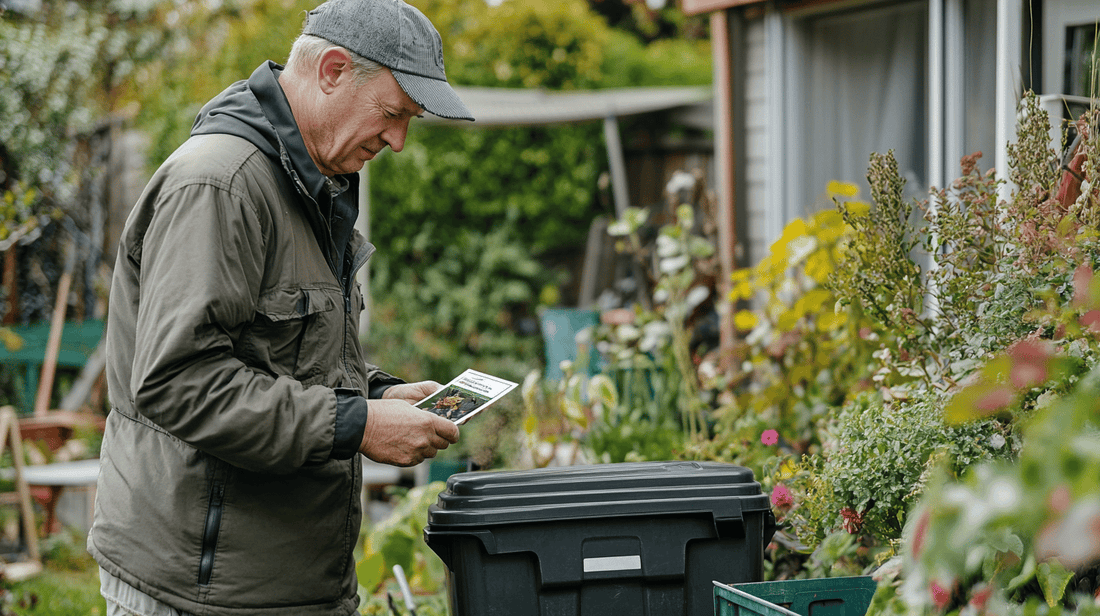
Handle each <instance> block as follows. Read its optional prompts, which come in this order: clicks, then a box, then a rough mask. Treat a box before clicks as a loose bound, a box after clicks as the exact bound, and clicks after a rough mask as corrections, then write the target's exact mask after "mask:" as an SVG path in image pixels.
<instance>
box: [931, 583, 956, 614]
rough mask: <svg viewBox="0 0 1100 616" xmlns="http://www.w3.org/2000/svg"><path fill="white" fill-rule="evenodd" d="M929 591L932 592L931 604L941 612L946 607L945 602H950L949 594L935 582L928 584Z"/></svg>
mask: <svg viewBox="0 0 1100 616" xmlns="http://www.w3.org/2000/svg"><path fill="white" fill-rule="evenodd" d="M929 590H931V591H932V602H933V603H935V604H936V608H937V609H940V610H942V609H943V608H945V607H947V602H948V601H950V600H951V593H950V592H949V591H948V590H947V589H946V588H944V587H943V586H940V585H939V584H937V583H936V581H935V580H933V581H932V583H931V584H929Z"/></svg>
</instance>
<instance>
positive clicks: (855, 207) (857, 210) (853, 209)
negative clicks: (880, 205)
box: [844, 201, 871, 218]
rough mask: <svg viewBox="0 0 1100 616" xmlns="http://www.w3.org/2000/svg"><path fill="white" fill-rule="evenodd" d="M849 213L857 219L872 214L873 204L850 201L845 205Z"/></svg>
mask: <svg viewBox="0 0 1100 616" xmlns="http://www.w3.org/2000/svg"><path fill="white" fill-rule="evenodd" d="M844 207H845V209H847V210H848V213H849V214H851V215H852V216H855V217H857V218H859V217H861V216H866V215H867V214H870V213H871V204H870V203H867V202H866V201H849V202H847V203H845V204H844Z"/></svg>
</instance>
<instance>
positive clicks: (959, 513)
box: [875, 358, 1100, 614]
mask: <svg viewBox="0 0 1100 616" xmlns="http://www.w3.org/2000/svg"><path fill="white" fill-rule="evenodd" d="M1051 360H1052V361H1053V358H1051ZM1098 393H1100V372H1098V371H1097V370H1096V369H1094V370H1093V371H1092V372H1090V373H1089V375H1087V377H1085V378H1083V379H1082V380H1081V381H1080V383H1079V384H1078V386H1077V387H1076V388H1075V389H1074V391H1073V392H1072V394H1071V395H1069V396H1067V397H1066V398H1064V399H1061V400H1058V401H1055V402H1052V403H1051V404H1049V405H1047V406H1045V407H1042V408H1040V409H1038V410H1036V412H1035V416H1034V417H1032V418H1030V419H1029V421H1028V422H1027V424H1026V426H1025V427H1024V435H1023V439H1022V440H1023V447H1022V449H1021V451H1020V456H1019V460H1018V461H1017V462H1016V463H1011V464H1010V463H1007V462H1000V463H985V464H982V465H979V466H977V467H976V468H974V469H972V472H971V473H969V474H967V475H966V476H965V477H963V478H962V479H961V480H957V479H953V478H952V477H950V476H948V475H947V474H945V473H942V472H940V473H937V475H936V476H935V479H934V480H933V482H932V484H931V485H930V487H929V489H928V490H927V492H926V494H925V496H924V497H923V498H922V499H921V503H920V505H919V507H918V508H917V509H916V510H915V511H914V512H913V514H912V515H911V516H910V523H909V524H908V525H907V529H906V540H907V541H906V549H905V550H904V552H903V557H902V559H903V564H904V567H903V569H902V572H901V573H902V575H901V576H900V578H899V579H897V580H892V583H891V584H887V585H884V587H883V588H882V589H881V590H880V594H883V595H884V599H883V600H882V601H881V603H880V604H879V608H880V609H879V610H878V611H876V612H875V613H902V612H904V613H913V612H924V613H929V612H933V611H937V612H942V611H949V610H956V609H959V608H962V607H964V606H968V605H969V606H971V609H973V610H976V611H977V612H978V613H984V612H987V611H988V612H995V613H1009V614H1022V613H1031V612H1033V611H1034V610H1035V609H1036V607H1035V604H1036V601H1040V600H1041V602H1042V603H1045V604H1046V606H1049V607H1051V608H1056V607H1059V606H1069V607H1074V608H1075V609H1076V611H1079V612H1080V613H1091V612H1090V610H1093V609H1095V607H1096V606H1095V603H1094V601H1093V599H1092V597H1088V596H1086V597H1082V596H1078V595H1077V592H1079V591H1084V592H1087V593H1089V594H1092V593H1093V592H1095V591H1096V589H1097V586H1096V582H1097V579H1096V574H1097V567H1096V565H1097V564H1098V563H1100V535H1097V533H1096V529H1097V528H1100V506H1098V505H1097V503H1098V502H1100V500H1098V498H1100V487H1098V485H1097V483H1096V482H1095V480H1094V479H1095V477H1096V473H1097V472H1100V440H1098V439H1100V424H1098V423H1097V406H1096V400H1097V394H1098ZM974 414H975V415H976V416H977V415H980V414H981V411H980V409H974ZM1090 606H1091V607H1090Z"/></svg>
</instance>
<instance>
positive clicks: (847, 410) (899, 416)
mask: <svg viewBox="0 0 1100 616" xmlns="http://www.w3.org/2000/svg"><path fill="white" fill-rule="evenodd" d="M947 400H948V396H947V395H945V394H943V393H941V392H938V391H936V390H934V389H933V390H915V391H914V392H913V394H912V396H911V397H910V398H907V399H905V400H891V401H886V400H883V399H882V397H881V396H879V395H877V394H873V393H864V394H861V395H860V396H858V397H857V398H856V399H855V400H853V401H852V402H850V403H849V404H846V405H845V406H844V407H842V408H841V409H840V410H839V411H838V412H837V413H836V414H835V415H834V416H833V418H832V419H831V420H830V422H829V423H828V424H827V425H826V426H822V427H823V428H824V434H823V435H822V437H821V438H822V452H821V454H820V455H818V456H812V457H807V458H806V459H805V460H804V467H805V468H806V469H807V470H808V471H809V472H808V473H806V474H805V477H806V480H805V484H804V485H803V486H797V488H796V489H799V490H804V491H805V498H804V500H803V501H802V502H801V505H800V507H799V509H798V510H797V511H796V512H794V514H793V515H791V516H788V519H790V520H793V521H794V525H795V528H796V529H797V531H798V534H799V538H800V539H801V540H802V541H803V542H805V543H807V544H810V545H815V544H817V543H818V542H819V541H821V540H822V539H824V538H825V537H826V536H827V535H828V534H829V533H831V532H834V531H836V530H841V529H843V530H844V531H846V532H848V533H851V534H853V535H862V534H865V533H866V534H869V535H870V536H871V537H872V538H873V541H875V542H878V543H881V544H887V543H889V542H890V541H892V540H896V539H898V538H900V536H901V530H902V527H903V526H904V524H905V520H906V514H907V512H908V511H909V509H910V508H911V507H912V506H913V505H914V504H915V502H916V500H917V498H919V496H920V494H921V493H922V491H923V489H924V487H925V485H924V484H925V482H926V481H927V480H928V475H929V472H930V468H931V467H932V466H933V465H936V464H938V465H940V466H941V467H943V468H944V469H946V471H947V472H949V473H950V474H951V475H952V476H956V477H957V476H959V475H961V474H962V472H963V471H964V470H965V469H966V468H968V467H970V466H971V465H973V464H976V463H978V462H981V461H985V460H990V459H994V458H997V459H1005V458H1010V457H1012V455H1013V452H1014V450H1015V449H1016V448H1017V445H1016V443H1015V437H1014V435H1013V434H1012V433H1011V431H1010V428H1009V427H1008V426H1006V425H1004V424H1002V423H1001V422H998V421H994V420H990V419H986V420H984V421H982V422H975V423H968V424H948V423H946V422H945V421H944V415H943V408H944V405H945V404H946V402H947Z"/></svg>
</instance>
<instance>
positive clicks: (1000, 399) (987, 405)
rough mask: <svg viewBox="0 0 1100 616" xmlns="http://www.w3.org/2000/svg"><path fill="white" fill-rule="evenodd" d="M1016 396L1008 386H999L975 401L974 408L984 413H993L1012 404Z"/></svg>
mask: <svg viewBox="0 0 1100 616" xmlns="http://www.w3.org/2000/svg"><path fill="white" fill-rule="evenodd" d="M1013 398H1014V394H1013V393H1012V390H1011V389H1009V388H1008V387H1006V386H1003V385H998V386H995V387H993V388H991V389H990V390H989V391H987V392H985V393H983V394H982V395H981V396H980V397H979V398H978V399H977V400H975V401H974V408H976V409H978V410H979V411H981V412H983V413H993V412H994V411H999V410H1001V409H1003V408H1004V407H1006V406H1008V405H1009V404H1012V400H1013Z"/></svg>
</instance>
